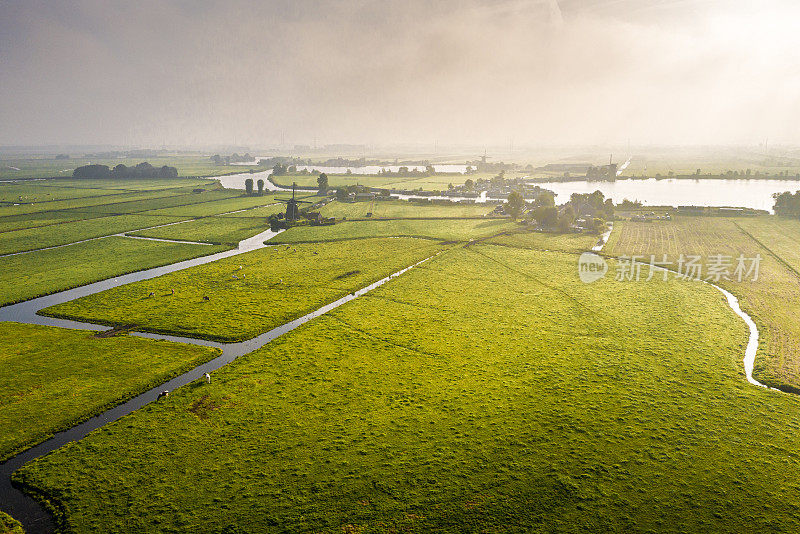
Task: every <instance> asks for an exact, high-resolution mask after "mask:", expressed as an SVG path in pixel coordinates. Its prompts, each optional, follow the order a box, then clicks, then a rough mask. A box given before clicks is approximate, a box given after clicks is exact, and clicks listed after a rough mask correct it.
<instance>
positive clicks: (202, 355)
mask: <svg viewBox="0 0 800 534" xmlns="http://www.w3.org/2000/svg"><path fill="white" fill-rule="evenodd" d="M0 338H2V339H3V352H2V353H1V354H0V365H2V368H3V373H1V374H0V391H2V392H3V396H2V397H0V460H4V459H6V458H8V457H10V456H11V455H13V453H15V452H18V451H20V450H22V449H24V448H27V447H28V446H30V445H33V444H35V443H38V442H41V441H43V440H44V439H45V438H47V437H48V436H50V435H51V434H52V433H53V432H55V431H57V430H62V429H65V428H69V427H70V426H72V425H74V424H75V423H76V422H78V421H80V420H84V419H88V418H89V417H90V416H92V415H95V414H97V413H99V412H101V411H102V410H103V409H105V408H108V407H111V406H113V405H115V404H118V403H119V402H122V401H123V400H125V399H127V398H130V397H133V396H134V395H136V394H138V393H140V392H142V391H145V390H147V389H148V388H151V387H154V386H156V385H158V384H160V383H161V382H163V381H165V380H167V379H168V378H170V377H172V376H175V375H178V374H180V373H181V372H183V371H186V370H188V369H191V368H192V367H195V366H196V365H199V364H200V363H203V362H205V361H208V360H210V359H212V358H213V357H215V356H216V355H218V354H219V350H218V349H212V348H208V347H200V346H196V345H182V344H177V343H168V342H165V341H153V340H149V339H142V338H135V337H128V336H116V337H109V338H106V339H98V338H95V337H94V332H85V331H78V330H66V329H63V328H50V327H46V326H38V325H25V324H18V323H8V322H0Z"/></svg>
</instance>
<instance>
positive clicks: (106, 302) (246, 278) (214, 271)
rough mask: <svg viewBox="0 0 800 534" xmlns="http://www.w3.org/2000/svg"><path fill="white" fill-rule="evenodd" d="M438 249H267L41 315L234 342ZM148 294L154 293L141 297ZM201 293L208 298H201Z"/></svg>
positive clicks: (368, 243) (376, 242) (395, 244)
mask: <svg viewBox="0 0 800 534" xmlns="http://www.w3.org/2000/svg"><path fill="white" fill-rule="evenodd" d="M441 248H442V247H441V246H440V245H439V244H437V243H435V242H431V241H428V240H417V239H373V240H359V241H350V242H342V243H321V244H308V245H297V246H293V247H291V248H289V247H285V246H283V247H271V248H267V249H262V250H258V251H254V252H250V253H247V254H241V255H238V256H235V257H231V258H226V259H223V260H219V261H216V262H214V263H210V264H207V265H202V266H199V267H194V268H191V269H187V270H184V271H179V272H175V273H171V274H168V275H164V276H161V277H159V278H156V279H153V280H146V281H143V282H138V283H134V284H129V285H126V286H122V287H119V288H115V289H111V290H108V291H104V292H102V293H98V294H95V295H90V296H88V297H84V298H81V299H78V300H74V301H71V302H67V303H64V304H60V305H57V306H54V307H51V308H47V309H46V310H43V312H42V313H44V314H46V315H52V316H58V317H70V318H75V319H77V318H79V317H80V318H81V319H80V320H86V321H89V322H93V323H101V324H112V325H113V324H136V325H137V329H140V330H146V331H151V332H164V333H174V334H178V335H185V336H191V337H201V338H206V339H217V340H221V341H240V340H245V339H250V338H252V337H255V336H256V335H258V334H260V333H262V332H266V331H268V330H270V329H272V328H275V327H277V326H280V325H282V324H284V323H286V322H288V321H290V320H292V319H295V318H297V317H300V316H302V315H305V314H306V313H309V312H311V311H314V310H315V309H317V308H319V307H320V306H322V305H323V304H326V303H328V302H332V301H334V300H336V299H338V298H340V297H343V296H345V295H347V294H348V293H350V292H353V291H355V290H357V289H360V288H362V287H364V286H366V285H369V284H370V283H372V282H375V281H377V280H379V279H381V278H383V277H384V276H388V275H390V274H391V273H393V272H396V271H399V270H400V269H402V268H404V267H407V266H408V265H411V264H412V263H415V262H417V261H420V260H422V259H424V258H427V257H429V256H431V255H433V254H435V253H436V252H437V251H439V250H441ZM240 265H241V266H242V269H241V270H239V266H240ZM172 289H174V290H175V295H174V296H172V295H171V294H170V292H171V290H172ZM150 292H154V293H155V294H156V297H155V298H148V295H149V294H150ZM204 296H209V297H210V300H209V301H203V297H204Z"/></svg>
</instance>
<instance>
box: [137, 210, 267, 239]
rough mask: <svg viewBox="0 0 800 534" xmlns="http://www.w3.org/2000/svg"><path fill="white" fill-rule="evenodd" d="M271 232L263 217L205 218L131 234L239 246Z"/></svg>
mask: <svg viewBox="0 0 800 534" xmlns="http://www.w3.org/2000/svg"><path fill="white" fill-rule="evenodd" d="M265 230H269V223H267V220H266V219H265V218H263V217H204V218H202V219H196V220H193V221H187V222H183V223H181V224H174V225H170V226H162V227H160V228H150V229H149V230H141V231H138V232H130V235H132V236H140V237H155V238H157V239H175V240H178V241H199V242H202V243H214V244H217V245H237V244H238V243H239V241H241V240H242V239H246V238H248V237H252V236H254V235H256V234H258V233H260V232H263V231H265Z"/></svg>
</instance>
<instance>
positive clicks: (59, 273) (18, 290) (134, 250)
mask: <svg viewBox="0 0 800 534" xmlns="http://www.w3.org/2000/svg"><path fill="white" fill-rule="evenodd" d="M225 248H226V247H223V246H203V245H191V244H183V243H164V242H160V241H146V240H143V239H130V238H127V237H107V238H104V239H96V240H92V241H87V242H85V243H77V244H75V245H70V246H68V247H59V248H55V249H50V250H39V251H35V252H28V253H26V254H19V255H15V256H6V257H4V258H0V306H3V305H6V304H11V303H14V302H19V301H22V300H28V299H32V298H35V297H40V296H42V295H48V294H50V293H56V292H58V291H63V290H65V289H71V288H73V287H78V286H82V285H86V284H91V283H92V282H97V281H100V280H105V279H107V278H112V277H114V276H120V275H123V274H127V273H130V272H134V271H141V270H143V269H150V268H151V267H159V266H161V265H168V264H170V263H175V262H179V261H183V260H188V259H190V258H196V257H198V256H206V255H209V254H214V253H215V252H221V251H222V250H225Z"/></svg>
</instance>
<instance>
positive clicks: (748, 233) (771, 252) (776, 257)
mask: <svg viewBox="0 0 800 534" xmlns="http://www.w3.org/2000/svg"><path fill="white" fill-rule="evenodd" d="M731 222H732V223H733V224H734V226H736V228H738V229H739V230H741V231H742V233H743V234H745V235H747V236H748V237H749V238H750V239H752V240H753V241H755V242H756V243H757V244H758V245H759V246H760V247H761V248H763V249H764V250H766V251H767V252H768V253H769V255H770V256H772V257H773V258H775V259H776V260H778V262H779V263H780V264H782V265H783V266H784V267H786V268H787V269H789V270H790V271H792V272H793V273H794V274H796V275H797V276H798V277H800V272H798V270H797V269H795V268H794V267H792V265H791V264H790V263H789V262H787V261H786V260H784V259H783V258H781V257H780V256H779V255H778V254H777V253H775V252H773V250H772V249H771V248H769V247H768V246H767V245H765V244H764V243H763V242H762V241H761V240H760V239H758V238H757V237H756V236H754V235H753V234H751V233H750V232H748V231H747V230H745V229H744V228H742V227H741V226H740V225H739V223H738V222H736V221H731Z"/></svg>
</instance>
